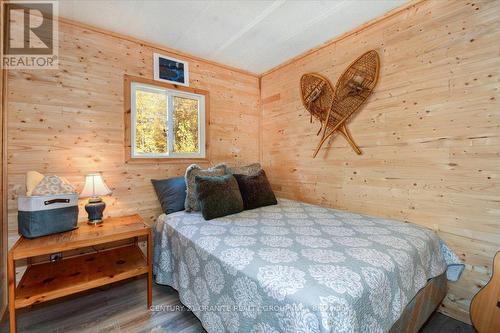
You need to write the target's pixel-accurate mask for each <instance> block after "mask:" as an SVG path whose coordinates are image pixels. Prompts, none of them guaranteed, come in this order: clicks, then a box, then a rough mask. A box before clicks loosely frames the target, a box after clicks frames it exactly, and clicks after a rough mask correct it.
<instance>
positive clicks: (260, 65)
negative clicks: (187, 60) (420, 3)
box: [59, 0, 406, 73]
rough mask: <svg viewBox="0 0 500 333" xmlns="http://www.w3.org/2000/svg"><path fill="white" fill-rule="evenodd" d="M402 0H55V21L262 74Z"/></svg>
mask: <svg viewBox="0 0 500 333" xmlns="http://www.w3.org/2000/svg"><path fill="white" fill-rule="evenodd" d="M405 2H406V0H319V1H314V0H254V1H248V0H233V1H230V0H225V1H224V0H222V1H221V0H216V1H215V0H214V1H208V0H207V1H194V0H191V1H188V0H186V1H176V0H170V1H169V0H165V1H159V0H146V1H140V0H121V1H119V0H102V1H97V0H62V1H60V5H59V12H60V15H61V16H62V17H66V18H69V19H72V20H75V21H79V22H83V23H86V24H90V25H93V26H96V27H99V28H103V29H107V30H110V31H113V32H117V33H121V34H126V35H130V36H133V37H136V38H139V39H142V40H145V41H149V42H153V43H156V44H160V45H163V46H166V47H169V48H173V49H177V50H179V51H183V52H186V53H190V54H193V55H196V56H199V57H202V58H205V59H209V60H213V61H216V62H219V63H224V64H227V65H230V66H234V67H238V68H241V69H245V70H248V71H250V72H253V73H262V72H265V71H267V70H269V69H271V68H273V67H275V66H277V65H279V64H281V63H283V62H285V61H286V60H288V59H290V58H293V57H294V56H297V55H299V54H301V53H302V52H305V51H307V50H309V49H311V48H313V47H315V46H318V45H320V44H321V43H323V42H325V41H328V40H330V39H332V38H334V37H336V36H338V35H340V34H342V33H344V32H346V31H349V30H351V29H353V28H355V27H357V26H359V25H361V24H363V23H365V22H367V21H369V20H371V19H373V18H375V17H377V16H380V15H382V14H384V13H386V12H387V11H389V10H391V9H393V8H396V7H398V6H400V5H402V4H403V3H405Z"/></svg>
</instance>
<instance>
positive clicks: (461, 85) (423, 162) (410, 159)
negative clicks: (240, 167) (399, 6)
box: [261, 1, 500, 322]
mask: <svg viewBox="0 0 500 333" xmlns="http://www.w3.org/2000/svg"><path fill="white" fill-rule="evenodd" d="M499 40H500V2H498V1H474V2H472V1H423V2H419V3H416V4H415V6H410V7H408V8H407V9H405V10H403V11H400V12H399V13H397V14H395V15H391V16H388V17H386V18H385V19H383V20H379V21H377V22H375V23H374V24H371V25H368V26H367V27H365V28H364V29H361V30H359V31H357V32H356V33H352V34H348V35H347V36H345V37H342V38H340V39H338V40H336V41H333V42H331V43H329V44H327V45H324V46H322V47H320V48H317V49H314V50H313V51H311V52H309V53H307V54H306V55H304V56H299V57H297V58H296V60H295V61H292V62H289V63H286V64H284V65H281V66H279V67H278V68H276V69H275V70H271V71H270V72H269V73H268V74H266V75H264V76H263V77H262V78H261V100H262V128H261V133H262V164H263V166H264V168H266V172H267V174H268V176H269V178H270V181H271V183H272V186H273V188H274V190H275V191H276V193H277V194H278V195H280V196H283V197H288V198H293V199H299V200H303V201H306V202H312V203H316V204H321V205H325V206H331V207H336V208H340V209H346V210H350V211H355V212H362V213H367V214H372V215H376V216H384V217H389V218H395V219H400V220H407V221H411V222H414V223H418V224H421V225H424V226H426V227H429V228H432V229H434V230H436V231H437V232H438V233H439V235H440V236H441V237H442V238H443V239H444V240H445V241H446V242H447V243H448V244H449V245H450V246H451V247H452V248H453V249H454V250H455V251H456V252H457V253H458V254H459V255H460V257H461V258H462V259H463V260H464V262H465V263H466V264H467V270H466V272H465V273H464V275H463V277H462V278H461V279H460V281H459V282H456V283H450V284H449V293H448V295H447V297H446V299H445V301H444V304H443V306H442V307H441V311H442V312H444V313H446V314H448V315H451V316H453V317H455V318H458V319H460V320H462V321H466V322H468V321H469V316H468V309H469V302H470V299H471V297H472V295H473V294H474V293H475V292H476V291H477V290H478V288H479V287H480V286H482V285H484V283H485V282H486V281H487V280H488V274H491V262H492V258H493V255H494V254H495V252H496V251H497V250H498V249H499V248H500V209H499V203H500V184H499V177H500V103H499V99H500V96H499V88H500V83H499V82H500V44H499V43H498V41H499ZM370 49H376V50H378V51H379V54H380V57H381V73H380V80H379V83H378V86H377V87H376V88H375V91H374V93H373V94H372V96H371V97H370V98H369V100H368V101H367V103H366V104H365V106H364V107H363V108H362V110H361V111H360V112H358V113H357V114H356V115H355V116H354V117H353V119H352V120H351V122H350V124H349V129H350V131H351V134H352V135H353V138H354V140H355V141H356V143H357V144H358V145H360V148H361V149H362V150H363V155H361V156H357V155H356V153H355V152H354V151H353V150H352V148H351V147H350V146H349V145H348V144H347V142H346V141H345V140H344V138H343V137H341V136H335V137H334V138H333V140H330V142H329V143H326V144H325V145H324V146H323V148H322V149H321V151H320V153H319V154H318V157H317V158H316V159H312V153H313V152H314V148H315V146H316V145H317V142H318V140H319V138H318V137H316V132H317V130H318V128H319V126H320V125H319V123H318V122H314V123H313V124H310V123H309V114H308V113H307V111H306V110H305V109H304V107H303V106H302V103H301V100H300V87H299V80H300V77H301V75H302V74H304V73H307V72H317V73H320V74H322V75H324V76H326V77H328V78H329V79H330V80H331V81H332V82H333V83H335V82H336V80H337V78H338V77H339V75H340V74H341V73H342V71H343V70H344V69H345V67H346V66H347V65H349V63H350V62H351V61H353V60H354V59H356V57H358V56H359V55H361V54H362V53H363V52H365V51H367V50H370Z"/></svg>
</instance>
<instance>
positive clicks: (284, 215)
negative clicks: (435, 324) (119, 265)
mask: <svg viewBox="0 0 500 333" xmlns="http://www.w3.org/2000/svg"><path fill="white" fill-rule="evenodd" d="M154 232H155V247H154V262H153V270H154V274H155V281H156V283H159V284H165V285H169V286H172V287H173V288H175V289H176V290H178V292H179V298H180V300H181V302H182V303H183V304H184V305H186V306H187V307H188V308H190V309H191V311H192V312H193V313H194V314H195V315H196V316H197V317H198V318H199V319H200V321H201V323H202V324H203V327H204V328H205V329H206V330H207V331H208V332H268V333H272V332H388V331H405V330H406V328H407V327H409V326H410V325H412V327H414V328H415V327H416V329H418V327H419V326H421V324H422V323H423V322H424V321H425V319H426V318H427V317H428V315H429V314H430V313H431V312H432V311H433V310H434V309H435V307H436V306H437V304H439V302H440V301H441V300H442V297H444V294H445V292H446V279H445V277H444V276H445V272H446V269H447V263H446V261H445V256H444V255H443V248H444V247H443V246H444V244H443V243H442V242H440V240H439V238H438V237H437V236H436V234H435V233H434V232H432V231H431V230H428V229H425V228H422V227H419V226H416V225H413V224H410V223H403V222H399V221H393V220H387V219H381V218H374V217H370V216H365V215H359V214H354V213H350V212H345V211H339V210H334V209H327V208H322V207H319V206H315V205H310V204H306V203H302V202H297V201H292V200H286V199H278V205H275V206H268V207H262V208H258V209H254V210H249V211H243V212H241V213H239V214H235V215H230V216H226V217H223V218H217V219H214V220H210V221H205V220H204V219H203V217H202V216H201V214H200V213H198V212H194V213H186V212H177V213H173V214H169V215H161V216H160V217H159V218H158V220H157V223H156V225H155V229H154ZM444 249H445V250H446V248H444ZM443 281H444V282H443ZM419 297H420V298H419ZM422 303H426V304H427V307H424V309H423V310H422V309H421V306H420V305H421V304H422ZM429 304H430V305H429ZM429 308H432V309H430V310H429ZM417 326H418V327H417Z"/></svg>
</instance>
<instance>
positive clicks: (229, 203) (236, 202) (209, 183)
mask: <svg viewBox="0 0 500 333" xmlns="http://www.w3.org/2000/svg"><path fill="white" fill-rule="evenodd" d="M195 182H196V192H197V193H198V202H199V204H200V208H201V214H202V215H203V218H205V220H211V219H214V218H216V217H222V216H226V215H230V214H236V213H239V212H241V211H242V210H243V200H242V199H241V194H240V189H239V187H238V183H237V182H236V179H234V177H233V176H232V175H224V176H219V177H203V176H196V177H195Z"/></svg>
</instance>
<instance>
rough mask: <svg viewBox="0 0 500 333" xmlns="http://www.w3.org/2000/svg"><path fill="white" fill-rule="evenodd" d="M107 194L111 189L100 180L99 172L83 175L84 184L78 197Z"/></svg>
mask: <svg viewBox="0 0 500 333" xmlns="http://www.w3.org/2000/svg"><path fill="white" fill-rule="evenodd" d="M108 194H111V190H110V189H109V187H108V186H107V185H106V183H104V180H102V176H101V174H100V173H90V174H88V175H86V176H85V186H84V187H83V190H82V193H80V197H82V198H85V197H98V196H101V195H108Z"/></svg>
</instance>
